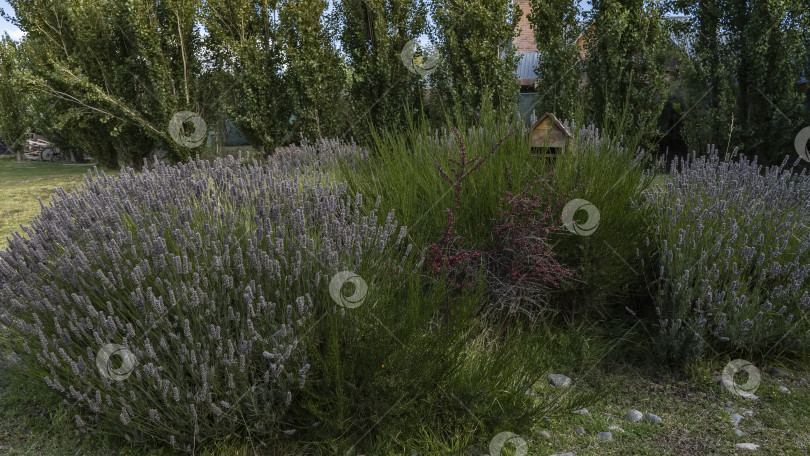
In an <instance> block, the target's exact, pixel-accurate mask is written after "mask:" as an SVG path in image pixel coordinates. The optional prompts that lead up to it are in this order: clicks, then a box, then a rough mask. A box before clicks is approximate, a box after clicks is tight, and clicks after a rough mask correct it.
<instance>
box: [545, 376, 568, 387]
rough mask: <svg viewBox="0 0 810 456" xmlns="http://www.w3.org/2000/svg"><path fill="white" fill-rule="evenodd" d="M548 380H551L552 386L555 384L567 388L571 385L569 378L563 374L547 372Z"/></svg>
mask: <svg viewBox="0 0 810 456" xmlns="http://www.w3.org/2000/svg"><path fill="white" fill-rule="evenodd" d="M548 380H549V381H550V382H551V385H552V386H556V387H557V388H568V387H569V386H571V379H570V378H568V377H566V376H565V375H563V374H549V376H548Z"/></svg>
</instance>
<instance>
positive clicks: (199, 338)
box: [0, 157, 411, 451]
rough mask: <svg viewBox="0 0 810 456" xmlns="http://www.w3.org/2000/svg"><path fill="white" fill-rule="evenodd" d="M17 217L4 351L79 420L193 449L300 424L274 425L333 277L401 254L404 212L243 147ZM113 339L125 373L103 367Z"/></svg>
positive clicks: (296, 390) (63, 196)
mask: <svg viewBox="0 0 810 456" xmlns="http://www.w3.org/2000/svg"><path fill="white" fill-rule="evenodd" d="M377 204H378V205H379V201H377ZM24 232H25V234H26V235H27V238H25V237H23V236H21V235H20V234H18V233H14V235H13V238H12V239H10V243H9V248H8V250H6V251H3V252H0V284H2V285H0V322H2V325H0V330H2V332H3V333H4V334H5V337H6V338H8V340H9V341H10V342H11V344H12V348H13V350H14V351H11V352H8V353H4V355H5V357H6V358H7V359H8V360H10V361H12V362H14V363H16V364H17V365H18V366H19V368H20V369H22V370H23V371H24V372H25V373H26V374H28V375H30V376H32V377H33V378H35V379H38V380H40V381H44V382H45V383H47V384H48V385H49V386H51V387H52V388H54V389H55V390H57V391H59V392H60V393H62V394H64V396H65V398H66V400H67V401H68V402H69V403H73V404H76V405H77V406H78V408H79V410H81V411H82V413H81V414H80V415H77V416H76V423H77V424H79V425H80V426H89V425H91V424H95V425H99V426H101V427H102V428H103V429H105V430H106V431H110V432H113V433H117V434H122V435H124V436H126V438H127V439H128V440H131V441H133V442H154V441H162V442H165V443H168V444H170V445H172V446H174V447H175V448H178V449H180V450H186V451H191V450H193V449H194V448H195V445H200V444H203V443H205V442H206V441H210V440H214V439H217V438H222V437H223V436H226V435H230V434H234V433H240V432H246V431H250V434H251V436H253V437H262V436H276V435H279V432H283V433H286V434H290V433H294V432H295V431H296V428H294V427H291V426H289V425H284V426H282V425H281V424H280V423H281V421H282V419H284V418H285V416H286V415H285V414H286V413H288V411H289V410H290V408H291V404H292V403H293V402H294V401H295V400H296V398H297V397H298V395H299V394H300V392H301V391H302V389H304V388H306V386H307V375H308V373H309V372H310V371H311V370H312V368H311V366H310V363H309V360H308V359H307V353H308V351H307V350H306V344H307V342H308V340H310V339H311V334H309V333H308V331H309V328H310V327H311V325H312V324H313V320H315V319H316V318H315V316H316V315H318V314H323V313H326V312H329V313H332V312H333V311H334V307H335V305H334V302H333V301H332V300H331V299H330V298H329V290H328V286H329V279H330V276H331V275H332V274H334V273H335V272H337V271H341V270H355V271H374V270H376V269H377V268H380V266H381V265H382V266H385V267H384V268H380V269H384V270H385V271H386V272H388V273H390V272H391V271H397V270H401V267H402V264H403V262H404V261H406V260H407V254H406V256H405V257H403V255H402V253H401V252H400V250H406V249H405V246H403V245H402V241H403V238H404V235H405V228H404V227H399V226H398V224H397V222H396V221H395V220H394V218H393V213H392V214H389V215H388V217H387V218H386V219H385V220H379V219H378V216H377V211H376V210H364V209H363V207H362V198H361V197H360V196H359V195H358V196H357V197H352V196H350V195H348V194H347V193H346V185H345V184H340V183H330V182H328V181H327V179H326V178H325V177H324V176H323V175H322V174H317V173H304V174H298V175H295V176H292V177H280V176H279V174H278V173H276V172H274V171H273V170H272V169H270V168H269V167H265V166H260V165H258V164H257V163H255V162H253V164H250V165H242V164H240V162H239V161H237V160H235V159H234V158H232V157H229V158H227V159H218V160H216V161H214V162H207V161H201V160H197V161H193V162H189V163H184V164H180V165H177V166H172V167H167V166H163V165H160V164H158V165H156V167H155V168H153V169H147V170H145V171H143V172H142V173H136V172H135V171H133V170H132V169H128V170H124V171H122V172H121V173H120V174H119V176H118V177H115V178H113V177H109V176H106V175H104V174H103V173H97V174H96V175H95V177H93V176H89V177H87V178H85V181H84V185H83V188H81V189H77V190H76V191H74V192H72V193H70V194H67V193H66V192H64V191H63V190H61V189H59V190H58V192H57V193H56V195H55V196H54V201H53V202H52V203H51V204H50V205H48V206H44V205H43V207H42V212H41V214H40V215H39V216H37V217H36V218H35V219H34V221H33V222H32V223H31V225H30V226H29V227H27V228H24ZM410 250H411V249H410V247H408V248H407V251H408V252H410ZM393 253H396V254H395V255H394V254H393ZM366 278H367V279H368V280H369V282H371V281H372V277H371V273H368V275H366ZM105 347H116V348H115V350H116V352H126V353H127V355H126V356H125V357H124V358H125V360H133V361H134V365H133V366H132V371H131V373H129V372H128V373H127V375H116V376H112V377H111V376H110V375H109V374H108V373H106V374H105V370H104V369H101V368H97V365H98V364H99V363H98V357H99V352H100V351H104V350H107V348H105ZM106 353H107V354H106V355H105V357H104V359H103V362H106V361H107V358H108V357H109V356H110V355H109V352H106ZM129 354H131V355H132V356H131V358H130V357H129ZM113 358H114V357H113ZM102 364H103V363H102ZM102 367H103V366H102ZM108 370H113V371H116V369H108ZM116 372H120V369H118V370H117V371H116ZM285 422H289V421H285Z"/></svg>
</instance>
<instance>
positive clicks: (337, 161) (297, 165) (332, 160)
mask: <svg viewBox="0 0 810 456" xmlns="http://www.w3.org/2000/svg"><path fill="white" fill-rule="evenodd" d="M367 158H368V152H367V151H366V150H365V149H363V148H362V147H360V146H358V145H357V144H355V142H354V141H350V142H346V141H341V140H339V139H326V138H320V139H318V140H316V141H315V143H313V144H310V143H309V141H307V140H306V139H303V140H302V141H301V143H300V144H293V145H289V146H283V147H277V148H276V150H275V151H274V152H273V155H271V156H270V157H268V159H267V164H268V166H269V167H270V168H272V169H274V170H277V171H279V172H285V173H289V172H298V171H300V170H318V171H327V170H329V169H330V168H332V167H337V166H340V165H343V166H348V167H350V168H352V167H354V165H355V164H356V163H357V162H358V161H359V160H365V159H367Z"/></svg>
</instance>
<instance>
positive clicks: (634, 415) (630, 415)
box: [624, 409, 644, 422]
mask: <svg viewBox="0 0 810 456" xmlns="http://www.w3.org/2000/svg"><path fill="white" fill-rule="evenodd" d="M643 417H644V415H642V414H641V412H639V411H638V410H635V409H633V410H630V411H629V412H627V414H626V415H624V419H625V420H627V421H632V422H636V421H641V419H642V418H643Z"/></svg>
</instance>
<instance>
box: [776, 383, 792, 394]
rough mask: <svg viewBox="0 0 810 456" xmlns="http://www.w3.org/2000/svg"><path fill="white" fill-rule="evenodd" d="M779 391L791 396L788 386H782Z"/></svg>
mask: <svg viewBox="0 0 810 456" xmlns="http://www.w3.org/2000/svg"><path fill="white" fill-rule="evenodd" d="M777 389H778V390H779V391H781V392H783V393H785V394H790V390H789V389H788V388H787V386H782V385H780V386H779V388H777Z"/></svg>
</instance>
